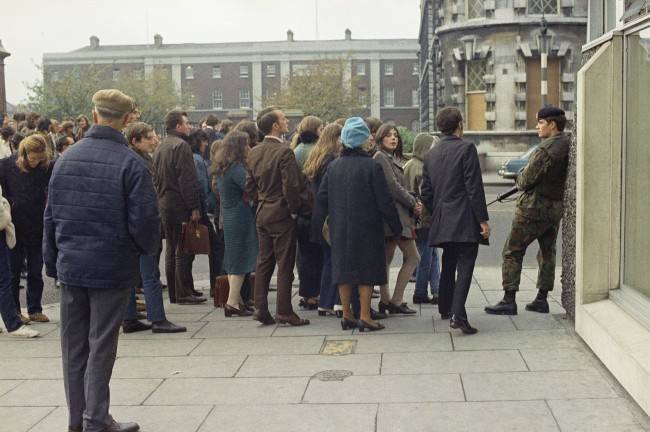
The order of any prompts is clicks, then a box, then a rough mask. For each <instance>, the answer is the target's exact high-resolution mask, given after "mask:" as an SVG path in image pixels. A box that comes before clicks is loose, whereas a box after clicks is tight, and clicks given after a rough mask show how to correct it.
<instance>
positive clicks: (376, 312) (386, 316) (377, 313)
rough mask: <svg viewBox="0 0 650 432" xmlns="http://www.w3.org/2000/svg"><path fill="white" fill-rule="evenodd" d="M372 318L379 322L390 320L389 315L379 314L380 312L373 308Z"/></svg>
mask: <svg viewBox="0 0 650 432" xmlns="http://www.w3.org/2000/svg"><path fill="white" fill-rule="evenodd" d="M370 318H371V319H373V320H375V321H377V320H381V319H386V318H388V315H386V314H385V313H383V312H378V311H376V310H374V309H373V308H370Z"/></svg>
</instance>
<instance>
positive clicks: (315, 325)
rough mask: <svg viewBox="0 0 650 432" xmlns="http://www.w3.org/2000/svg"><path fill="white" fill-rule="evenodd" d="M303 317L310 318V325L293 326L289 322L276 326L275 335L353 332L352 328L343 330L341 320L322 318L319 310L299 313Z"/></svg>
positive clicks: (318, 334) (343, 333)
mask: <svg viewBox="0 0 650 432" xmlns="http://www.w3.org/2000/svg"><path fill="white" fill-rule="evenodd" d="M298 314H299V315H300V317H301V318H306V319H309V320H310V323H309V325H304V326H298V327H293V326H290V325H287V324H284V325H278V326H276V329H275V331H274V332H273V337H283V336H327V335H345V334H348V335H350V334H352V330H341V321H340V320H338V319H332V318H330V317H327V318H322V317H318V316H317V312H313V313H312V314H308V313H304V312H303V311H301V312H299V313H298Z"/></svg>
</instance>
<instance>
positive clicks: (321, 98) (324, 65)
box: [264, 59, 370, 122]
mask: <svg viewBox="0 0 650 432" xmlns="http://www.w3.org/2000/svg"><path fill="white" fill-rule="evenodd" d="M349 64H350V63H349V60H346V59H323V60H320V61H317V62H313V63H309V64H307V65H305V67H304V68H301V69H299V70H294V73H293V75H292V76H291V77H288V78H286V79H285V80H284V82H283V85H282V89H281V90H279V91H278V92H277V93H275V94H274V95H273V96H271V97H268V98H266V99H265V100H264V104H265V105H266V106H270V105H275V106H279V107H282V108H284V109H296V110H300V111H302V113H303V114H304V115H314V116H317V117H319V118H321V119H322V120H324V121H327V122H332V121H334V120H336V119H337V118H341V117H350V116H353V115H359V114H360V113H361V112H362V111H363V110H364V109H365V108H366V107H367V106H368V105H369V104H370V100H369V99H370V98H369V96H368V92H367V91H365V90H364V89H362V88H359V87H360V86H359V79H358V78H357V77H351V76H350V74H346V69H347V67H348V66H349Z"/></svg>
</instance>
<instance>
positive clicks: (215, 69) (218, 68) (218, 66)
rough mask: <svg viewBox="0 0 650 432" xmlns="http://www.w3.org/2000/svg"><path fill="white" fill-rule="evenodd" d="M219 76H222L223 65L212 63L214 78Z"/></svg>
mask: <svg viewBox="0 0 650 432" xmlns="http://www.w3.org/2000/svg"><path fill="white" fill-rule="evenodd" d="M215 72H218V73H215ZM219 78H221V65H212V79H219Z"/></svg>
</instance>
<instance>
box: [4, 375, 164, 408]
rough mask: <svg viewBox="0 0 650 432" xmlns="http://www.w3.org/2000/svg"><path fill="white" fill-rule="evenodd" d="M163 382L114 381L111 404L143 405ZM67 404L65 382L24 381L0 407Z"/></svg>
mask: <svg viewBox="0 0 650 432" xmlns="http://www.w3.org/2000/svg"><path fill="white" fill-rule="evenodd" d="M161 381H162V380H159V379H112V380H111V384H110V386H111V404H115V405H138V404H141V403H142V402H144V400H145V399H146V398H147V396H149V394H151V392H152V391H153V390H154V389H155V388H156V387H158V386H159V385H160V382H161ZM0 382H1V381H0ZM65 404H66V402H65V393H64V390H63V380H60V379H59V380H36V379H32V380H29V381H23V382H22V383H21V384H20V385H18V386H16V387H15V388H14V389H13V390H11V391H9V392H7V393H5V394H4V395H3V396H2V397H0V406H25V405H28V406H59V405H60V406H65Z"/></svg>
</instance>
